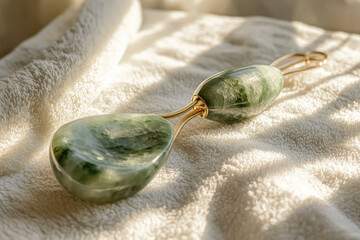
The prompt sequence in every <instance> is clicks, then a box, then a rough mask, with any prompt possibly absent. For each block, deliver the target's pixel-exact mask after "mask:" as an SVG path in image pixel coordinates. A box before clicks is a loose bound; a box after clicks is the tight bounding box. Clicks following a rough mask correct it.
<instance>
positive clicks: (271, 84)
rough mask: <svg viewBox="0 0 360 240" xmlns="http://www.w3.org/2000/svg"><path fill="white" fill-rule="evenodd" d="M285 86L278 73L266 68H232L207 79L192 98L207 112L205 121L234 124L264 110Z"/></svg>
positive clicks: (278, 71) (280, 74) (276, 70)
mask: <svg viewBox="0 0 360 240" xmlns="http://www.w3.org/2000/svg"><path fill="white" fill-rule="evenodd" d="M283 85H284V77H283V75H282V73H281V71H280V70H279V69H277V68H275V67H271V66H266V65H253V66H248V67H243V68H232V69H229V70H225V71H223V72H220V73H218V74H215V75H213V76H211V77H209V78H208V79H206V80H205V81H204V82H203V83H202V84H200V86H199V87H198V88H197V89H196V91H195V93H194V95H199V96H200V97H202V98H203V99H204V100H205V102H206V105H207V107H208V109H209V113H208V116H207V117H206V118H207V119H210V120H213V121H218V122H236V121H241V120H243V119H245V118H248V117H252V116H254V115H257V114H259V113H260V112H262V111H264V110H265V109H266V108H267V107H269V105H271V104H272V103H273V102H274V100H275V98H276V97H277V96H278V95H279V93H280V91H281V89H282V88H283Z"/></svg>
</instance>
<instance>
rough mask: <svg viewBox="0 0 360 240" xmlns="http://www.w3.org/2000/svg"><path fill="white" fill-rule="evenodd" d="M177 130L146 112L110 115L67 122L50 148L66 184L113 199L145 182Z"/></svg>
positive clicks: (94, 197) (95, 197) (91, 196)
mask: <svg viewBox="0 0 360 240" xmlns="http://www.w3.org/2000/svg"><path fill="white" fill-rule="evenodd" d="M172 140H173V130H172V127H171V125H170V123H169V122H168V121H166V120H165V119H163V118H161V117H159V116H154V115H145V114H109V115H100V116H92V117H86V118H82V119H79V120H76V121H73V122H70V123H67V124H65V125H63V126H62V127H61V128H59V130H58V131H57V132H56V133H55V135H54V137H53V141H52V145H51V149H50V159H51V165H52V168H53V170H54V173H55V176H56V178H57V179H58V181H59V182H60V183H61V184H62V186H63V187H64V188H65V189H66V190H67V191H69V192H70V193H72V194H73V195H75V196H77V197H78V198H80V199H84V200H89V201H94V202H113V201H116V200H118V199H121V198H127V197H129V196H132V195H133V194H135V193H136V192H138V191H139V190H140V189H142V188H143V187H145V186H146V185H147V184H148V182H149V181H150V180H151V179H152V178H153V177H154V175H155V174H156V172H157V171H158V169H159V168H160V167H161V166H162V165H163V163H164V162H165V161H166V159H167V158H168V155H169V153H170V150H171V146H172Z"/></svg>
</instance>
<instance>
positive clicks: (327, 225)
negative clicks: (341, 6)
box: [0, 0, 360, 239]
mask: <svg viewBox="0 0 360 240" xmlns="http://www.w3.org/2000/svg"><path fill="white" fill-rule="evenodd" d="M142 15H143V19H142V20H143V25H142V27H141V30H140V31H139V32H138V33H137V34H135V33H136V31H137V29H138V27H139V25H140V22H141V18H142ZM127 46H128V47H127ZM126 48H127V49H126ZM125 49H126V53H125V55H124V56H123V53H124V51H125ZM309 50H318V51H325V52H327V53H328V54H329V61H328V64H327V65H325V66H324V67H322V68H319V69H317V70H313V71H309V72H304V73H301V74H298V75H296V76H293V77H291V78H288V79H286V82H285V86H284V89H283V91H282V93H281V94H280V96H279V97H278V98H277V100H276V101H275V103H274V104H273V105H272V106H271V107H270V108H269V109H268V110H266V111H265V112H263V113H261V114H260V115H259V116H256V117H254V118H251V119H248V120H246V121H243V122H240V123H235V124H231V125H229V124H221V123H215V122H211V121H207V120H204V119H201V118H200V119H194V120H192V121H190V122H189V123H188V124H187V125H186V126H185V128H184V130H183V131H182V133H181V135H180V136H179V138H178V139H177V140H176V143H175V145H174V148H173V151H172V153H171V155H170V157H169V159H168V161H167V162H166V164H165V165H164V166H163V168H162V169H161V170H160V171H159V173H158V175H157V176H156V177H155V178H154V179H153V181H152V182H151V183H150V184H149V185H148V186H147V187H146V188H145V189H143V190H142V191H140V192H139V193H138V194H136V195H135V196H133V197H131V198H128V199H125V200H121V201H118V202H116V203H112V204H103V205H99V204H93V203H88V202H85V201H81V200H79V199H77V198H75V197H73V196H71V195H70V194H68V193H67V192H66V191H65V190H63V189H62V187H61V186H60V184H59V183H58V182H57V181H56V179H55V177H54V175H53V173H52V170H51V167H50V164H49V158H48V148H49V143H50V140H51V136H52V134H53V133H54V131H55V130H56V129H57V128H58V127H59V126H60V125H62V124H64V123H65V122H67V121H70V120H73V119H76V118H79V117H82V116H87V115H94V114H105V113H163V112H169V111H171V110H174V109H177V108H179V107H182V106H183V105H185V104H187V103H188V102H189V100H190V98H191V95H192V93H193V91H194V90H195V88H196V86H197V85H198V84H199V83H200V82H201V81H202V80H203V79H205V78H206V77H208V76H210V75H211V74H213V73H216V72H218V71H220V70H223V69H226V68H229V67H232V66H245V65H251V64H269V63H271V62H272V61H273V60H275V59H276V58H277V57H280V56H282V55H284V54H287V53H292V52H306V51H309ZM359 51H360V36H359V35H355V34H347V33H341V32H327V31H324V30H322V29H319V28H315V27H311V26H308V25H305V24H301V23H297V22H285V21H279V20H273V19H270V18H262V17H248V18H241V17H225V16H215V15H206V14H203V15H200V14H187V13H183V12H168V11H164V12H162V11H155V10H146V11H143V13H142V12H141V8H140V6H139V5H138V2H137V1H132V0H123V1H116V0H102V1H100V0H88V1H87V2H86V3H85V5H83V6H82V7H81V8H80V9H71V10H69V11H68V12H66V13H65V14H63V15H62V16H60V18H58V19H57V20H55V22H53V23H52V24H50V25H49V26H48V27H47V28H46V29H44V30H43V31H42V32H40V33H39V34H38V35H36V36H35V37H34V38H32V39H30V40H28V41H26V42H24V43H23V44H22V45H21V46H19V47H18V48H17V49H16V50H15V51H13V52H12V53H11V54H10V55H8V56H7V57H5V58H3V59H1V60H0V111H1V112H0V133H1V134H0V150H1V151H0V159H1V160H0V216H1V217H0V239H38V238H53V239H360V229H359V227H360V217H359V216H360V160H359V153H360V145H359V141H360V133H359V131H360V130H359V129H360V114H359V113H360V102H359V100H360V65H359V64H360V56H359V54H358V52H359ZM122 56H123V57H122ZM121 57H122V60H121V61H120V59H121Z"/></svg>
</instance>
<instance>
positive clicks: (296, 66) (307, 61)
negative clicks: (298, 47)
mask: <svg viewBox="0 0 360 240" xmlns="http://www.w3.org/2000/svg"><path fill="white" fill-rule="evenodd" d="M327 57H328V56H327V54H326V53H323V52H308V53H305V54H301V53H295V54H288V55H285V56H283V57H281V58H279V59H277V60H275V61H274V62H272V63H271V64H270V66H273V67H277V68H279V69H280V70H281V72H282V73H283V75H284V76H286V75H289V74H293V73H298V72H302V71H307V70H310V69H313V68H317V67H320V66H322V65H323V64H325V63H326V61H327Z"/></svg>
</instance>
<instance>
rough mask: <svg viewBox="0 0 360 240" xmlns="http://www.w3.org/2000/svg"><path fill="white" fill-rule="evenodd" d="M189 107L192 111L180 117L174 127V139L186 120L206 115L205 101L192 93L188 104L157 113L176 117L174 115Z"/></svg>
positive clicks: (182, 112) (179, 114) (184, 111)
mask: <svg viewBox="0 0 360 240" xmlns="http://www.w3.org/2000/svg"><path fill="white" fill-rule="evenodd" d="M191 109H193V111H191V112H190V113H188V114H187V115H185V116H184V117H183V118H182V119H180V121H179V122H178V123H177V124H176V126H175V127H174V140H175V139H176V138H177V136H178V135H179V134H180V131H181V129H182V128H183V127H184V125H185V124H186V123H187V122H188V121H190V120H191V119H193V118H194V117H196V116H201V117H203V118H205V117H206V116H207V114H208V108H207V106H206V103H205V101H204V100H203V99H202V98H201V97H200V96H198V95H194V96H192V98H191V102H190V103H189V104H188V105H186V106H185V107H182V108H180V109H179V110H176V111H174V112H170V113H165V114H160V115H158V116H160V117H163V118H165V119H169V118H176V117H179V116H181V115H183V114H185V113H186V112H188V111H190V110H191Z"/></svg>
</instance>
